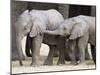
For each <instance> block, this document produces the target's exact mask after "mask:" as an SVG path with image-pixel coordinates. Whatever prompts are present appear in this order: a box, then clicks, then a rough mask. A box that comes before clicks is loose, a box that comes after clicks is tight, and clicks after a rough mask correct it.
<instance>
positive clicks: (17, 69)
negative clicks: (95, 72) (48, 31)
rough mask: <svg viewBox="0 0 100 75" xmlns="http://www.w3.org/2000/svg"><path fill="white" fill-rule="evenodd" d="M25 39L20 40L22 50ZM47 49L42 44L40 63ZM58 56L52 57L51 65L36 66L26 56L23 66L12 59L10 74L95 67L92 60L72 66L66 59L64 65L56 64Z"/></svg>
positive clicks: (45, 55)
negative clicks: (32, 65)
mask: <svg viewBox="0 0 100 75" xmlns="http://www.w3.org/2000/svg"><path fill="white" fill-rule="evenodd" d="M25 39H26V38H24V39H23V41H22V45H23V52H24V48H25V45H24V44H25ZM48 51H49V47H48V46H47V45H44V44H42V47H41V52H40V55H41V56H40V57H41V58H40V63H41V64H43V62H44V60H45V59H46V57H47V54H48ZM57 60H58V57H55V58H54V62H53V65H52V66H38V67H31V66H30V63H31V58H29V57H26V58H25V60H24V61H23V66H20V65H19V62H18V61H12V74H16V73H35V72H48V71H49V72H50V71H63V70H66V71H68V70H79V69H80V70H82V69H95V65H94V63H93V61H92V60H89V61H86V64H82V65H76V66H73V65H71V64H70V62H68V61H66V64H65V65H56V63H57Z"/></svg>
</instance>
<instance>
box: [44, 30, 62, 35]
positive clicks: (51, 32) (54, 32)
mask: <svg viewBox="0 0 100 75" xmlns="http://www.w3.org/2000/svg"><path fill="white" fill-rule="evenodd" d="M44 33H45V34H50V35H62V34H60V32H59V31H58V30H54V31H51V30H45V31H44Z"/></svg>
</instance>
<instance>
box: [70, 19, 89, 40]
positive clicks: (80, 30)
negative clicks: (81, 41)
mask: <svg viewBox="0 0 100 75" xmlns="http://www.w3.org/2000/svg"><path fill="white" fill-rule="evenodd" d="M87 30H88V26H87V25H86V22H85V21H83V20H81V21H78V22H75V23H74V25H73V27H72V31H71V35H70V37H69V39H70V40H73V39H77V38H79V37H82V36H84V35H85V34H86V32H87Z"/></svg>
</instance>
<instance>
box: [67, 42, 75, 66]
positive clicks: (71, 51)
mask: <svg viewBox="0 0 100 75" xmlns="http://www.w3.org/2000/svg"><path fill="white" fill-rule="evenodd" d="M68 44H69V45H68V49H69V50H68V53H69V56H70V60H71V64H73V65H76V64H77V61H76V55H75V54H76V40H69V41H68Z"/></svg>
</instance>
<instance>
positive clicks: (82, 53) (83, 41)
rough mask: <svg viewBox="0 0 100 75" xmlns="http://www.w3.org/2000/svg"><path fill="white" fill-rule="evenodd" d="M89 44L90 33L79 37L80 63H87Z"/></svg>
mask: <svg viewBox="0 0 100 75" xmlns="http://www.w3.org/2000/svg"><path fill="white" fill-rule="evenodd" d="M87 45H88V34H86V35H85V36H83V37H81V38H79V39H78V48H79V52H80V53H79V59H80V64H83V63H85V50H86V46H87Z"/></svg>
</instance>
